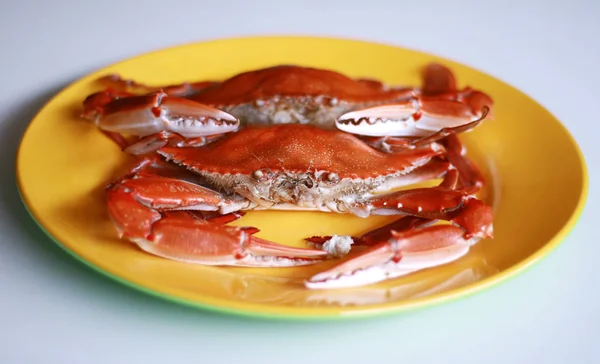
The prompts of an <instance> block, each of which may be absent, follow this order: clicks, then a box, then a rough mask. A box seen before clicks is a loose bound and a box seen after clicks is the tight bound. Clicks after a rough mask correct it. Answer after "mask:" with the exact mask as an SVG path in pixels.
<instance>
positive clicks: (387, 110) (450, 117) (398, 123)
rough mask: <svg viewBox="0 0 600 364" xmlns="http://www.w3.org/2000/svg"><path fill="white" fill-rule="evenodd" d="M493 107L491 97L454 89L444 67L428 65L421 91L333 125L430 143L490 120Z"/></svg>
mask: <svg viewBox="0 0 600 364" xmlns="http://www.w3.org/2000/svg"><path fill="white" fill-rule="evenodd" d="M492 106H493V101H492V99H491V97H490V96H488V95H487V94H485V93H483V92H481V91H477V90H472V89H471V88H465V89H464V90H457V88H456V80H455V77H454V75H453V74H452V72H451V71H450V70H449V69H448V68H447V67H445V66H442V65H439V64H430V65H428V66H427V67H426V68H425V69H424V73H423V86H422V88H421V90H414V91H413V92H412V93H411V95H410V96H409V97H408V98H406V99H405V100H401V101H400V102H397V103H393V104H386V105H378V106H374V107H369V108H365V109H362V110H354V111H351V112H348V113H345V114H343V115H341V116H340V117H339V118H338V119H337V120H336V127H337V128H339V129H341V130H343V131H345V132H348V133H353V134H360V135H365V136H373V137H377V136H394V137H403V138H413V137H418V138H426V139H427V142H431V141H435V140H438V139H441V138H443V137H444V136H445V135H447V134H448V133H462V132H466V131H469V130H471V129H473V128H475V127H476V126H477V125H478V124H479V123H480V122H481V121H482V120H483V119H485V118H486V117H487V118H490V119H491V118H492Z"/></svg>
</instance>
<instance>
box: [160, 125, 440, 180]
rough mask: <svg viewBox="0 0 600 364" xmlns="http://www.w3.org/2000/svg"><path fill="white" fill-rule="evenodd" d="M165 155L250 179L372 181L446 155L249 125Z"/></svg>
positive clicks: (297, 128) (338, 134) (431, 148)
mask: <svg viewBox="0 0 600 364" xmlns="http://www.w3.org/2000/svg"><path fill="white" fill-rule="evenodd" d="M159 153H160V154H162V155H164V156H166V157H167V158H169V159H172V160H174V161H176V162H177V163H180V164H182V165H185V166H187V167H188V168H189V169H191V170H194V171H197V172H206V173H218V174H243V175H250V174H252V173H253V172H255V171H259V170H261V171H262V170H264V171H265V172H266V171H268V172H271V173H292V174H299V173H308V172H311V171H314V172H324V173H335V174H337V176H338V177H339V179H345V178H348V179H361V180H362V179H367V178H377V177H380V176H386V175H392V174H397V173H406V172H408V171H410V170H412V169H414V168H415V167H417V166H420V165H422V164H424V162H427V161H428V160H429V159H431V158H432V157H433V156H436V155H438V154H440V153H441V150H440V148H439V147H438V146H437V144H432V145H428V146H426V147H423V148H421V149H417V150H407V151H406V152H405V153H384V152H382V151H379V150H377V149H375V148H373V147H371V146H369V145H367V144H366V143H365V142H364V141H362V140H360V139H359V138H358V137H356V136H354V135H352V134H348V133H345V132H342V131H339V130H330V129H322V128H318V127H315V126H310V125H301V124H290V125H274V126H269V127H265V126H248V127H245V128H242V129H240V130H239V131H238V132H236V133H231V134H228V135H226V136H225V137H223V138H222V139H220V140H218V141H216V142H213V143H211V144H209V145H207V146H204V147H196V148H178V147H173V148H163V149H161V150H160V151H159Z"/></svg>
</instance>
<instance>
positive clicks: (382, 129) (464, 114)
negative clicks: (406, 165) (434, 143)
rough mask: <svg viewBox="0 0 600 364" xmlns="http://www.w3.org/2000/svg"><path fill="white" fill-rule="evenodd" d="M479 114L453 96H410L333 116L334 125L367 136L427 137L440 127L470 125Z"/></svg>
mask: <svg viewBox="0 0 600 364" xmlns="http://www.w3.org/2000/svg"><path fill="white" fill-rule="evenodd" d="M481 116H482V114H481V113H473V111H472V109H471V107H470V106H469V105H468V104H465V103H462V102H460V101H456V100H445V99H412V100H408V101H404V102H400V103H396V104H389V105H381V106H374V107H370V108H366V109H362V110H356V111H351V112H348V113H346V114H343V115H341V116H340V117H339V118H338V119H337V120H336V126H337V128H338V129H340V130H342V131H345V132H348V133H352V134H360V135H366V136H397V137H426V136H428V135H431V134H433V133H437V132H439V131H440V130H442V129H452V128H460V127H464V126H465V125H469V126H470V127H469V128H468V129H472V127H475V126H476V125H477V124H472V123H474V122H477V121H479V120H480V119H482V118H481ZM461 131H466V130H461Z"/></svg>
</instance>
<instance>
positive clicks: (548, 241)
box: [17, 37, 588, 319]
mask: <svg viewBox="0 0 600 364" xmlns="http://www.w3.org/2000/svg"><path fill="white" fill-rule="evenodd" d="M432 61H437V62H441V63H444V64H446V65H448V66H449V67H450V68H451V69H452V70H453V71H454V72H455V73H456V75H457V77H458V80H459V83H460V85H461V86H464V85H466V84H469V85H472V86H474V87H477V88H481V89H483V90H485V91H486V92H488V93H489V94H490V95H491V96H492V97H493V99H494V101H495V105H496V109H495V113H496V120H494V121H488V122H486V123H485V124H483V125H482V126H480V127H479V128H478V129H476V130H475V131H474V132H472V133H468V134H466V135H463V136H462V138H463V140H464V141H465V144H466V145H467V147H468V151H469V155H470V156H471V157H472V158H474V159H475V161H476V162H477V163H478V164H479V166H481V168H482V169H483V170H484V172H485V174H486V177H487V178H488V180H489V182H490V183H489V185H488V186H487V187H486V190H485V191H484V192H485V199H486V201H487V202H489V203H491V204H493V206H494V210H495V214H496V217H495V239H493V240H487V241H482V242H481V243H479V244H478V245H477V246H476V247H475V248H474V249H472V251H471V252H470V253H469V254H468V255H467V256H465V257H464V258H462V259H460V260H459V261H456V262H454V263H451V264H448V265H445V266H442V267H438V268H434V269H430V270H426V271H422V272H419V273H416V274H413V275H410V276H407V277H403V278H399V279H395V280H392V281H388V282H383V283H379V284H375V285H371V286H365V287H361V288H353V289H343V290H331V291H320V290H319V291H309V290H306V289H304V288H303V286H302V280H303V279H304V278H307V277H308V276H309V275H312V274H314V273H316V272H317V271H319V270H321V269H324V267H325V266H326V265H325V264H320V265H315V266H311V267H302V268H284V269H249V268H221V267H205V266H199V265H192V264H184V263H177V262H173V261H169V260H166V259H161V258H158V257H155V256H152V255H149V254H146V253H144V252H142V251H140V250H138V249H137V247H136V246H135V245H133V244H128V243H126V242H123V241H119V240H118V239H117V237H116V234H115V229H114V227H113V225H112V224H111V223H110V221H109V220H108V218H107V213H106V209H105V205H104V194H103V188H104V186H105V185H106V183H107V181H109V180H110V179H111V178H113V177H115V176H117V175H118V173H121V172H122V171H123V166H125V165H126V162H128V161H129V159H128V157H127V156H125V155H124V154H123V153H121V152H120V151H119V150H118V148H116V147H115V145H114V144H113V143H112V142H111V141H109V140H108V139H107V138H106V137H104V135H102V134H101V133H100V132H99V131H98V130H97V129H95V127H94V126H93V125H92V124H91V123H88V122H86V121H83V120H81V119H79V118H78V113H79V112H80V111H81V109H80V107H81V102H82V100H83V98H84V97H85V96H86V95H88V94H90V93H91V92H93V91H97V90H100V88H99V87H100V86H99V85H98V84H97V83H95V82H94V80H96V79H97V78H98V77H99V76H101V75H105V74H107V73H119V74H121V75H123V76H124V77H126V78H133V79H136V80H138V81H140V82H144V83H149V84H157V85H160V84H173V83H179V82H184V81H191V80H202V79H223V78H226V77H229V76H232V75H234V74H236V73H239V72H242V71H246V70H250V69H256V68H260V67H266V66H271V65H275V64H291V63H292V64H300V65H306V66H316V67H323V68H332V69H335V70H338V71H340V72H343V73H345V74H347V75H349V76H353V77H373V78H378V79H381V80H383V81H385V82H387V83H392V84H411V85H418V84H419V69H420V67H422V66H423V65H424V64H426V63H428V62H432ZM17 179H18V184H19V189H20V191H21V194H22V198H23V200H24V202H25V205H26V206H27V208H28V209H29V211H30V213H31V215H32V216H33V218H34V219H35V220H36V221H37V222H38V223H39V225H40V226H41V227H42V229H44V230H45V231H46V232H47V233H48V235H49V236H50V237H51V238H52V239H54V241H56V243H58V244H59V245H61V246H62V247H63V248H65V249H66V250H67V251H68V252H70V253H71V254H72V255H73V256H75V257H77V258H78V259H80V260H81V261H83V262H84V263H86V264H88V265H89V266H91V267H93V268H95V269H97V270H98V271H100V272H102V273H105V274H107V275H108V276H110V277H112V278H115V279H116V280H118V281H120V282H122V283H125V284H127V285H129V286H131V287H134V288H137V289H140V290H142V291H145V292H147V293H151V294H154V295H157V296H160V297H163V298H167V299H170V300H173V301H176V302H180V303H184V304H188V305H192V306H195V307H202V308H207V309H213V310H218V311H221V312H229V313H237V314H243V315H250V316H260V317H270V318H274V317H286V318H296V319H306V318H326V317H327V318H341V317H348V316H369V315H378V314H382V313H390V312H398V311H402V310H406V309H410V308H415V307H423V306H426V305H429V304H433V303H441V302H446V301H448V300H450V299H454V298H457V297H462V296H465V295H467V294H470V293H474V292H477V291H481V290H482V289H484V288H487V287H490V286H491V285H493V284H495V283H498V282H500V281H502V280H505V279H507V278H508V277H510V276H513V275H515V274H516V273H518V272H521V271H522V270H523V269H524V268H526V267H528V266H530V265H531V264H532V263H534V262H536V261H538V260H539V259H540V258H541V257H543V256H544V255H546V254H548V253H549V252H550V251H551V250H552V249H553V248H555V247H556V246H557V245H558V244H559V242H560V241H561V240H562V239H563V238H565V236H566V234H567V233H568V231H569V230H570V229H572V228H573V226H574V224H575V223H576V220H577V218H578V217H579V215H580V213H581V211H582V209H583V205H584V203H585V198H586V195H587V183H588V181H587V175H586V168H585V164H584V160H583V157H582V155H581V153H580V151H579V149H578V147H577V145H576V143H575V141H574V140H573V139H572V138H571V136H570V135H569V133H568V132H567V130H565V128H564V127H563V126H562V125H561V124H560V122H559V121H557V120H556V119H555V118H554V117H553V116H552V115H551V114H550V113H549V112H548V111H546V110H545V109H544V108H542V107H541V106H540V105H539V104H537V103H536V102H535V101H533V100H532V99H530V98H529V97H527V96H526V95H524V94H523V93H521V92H519V91H517V90H516V89H514V88H512V87H511V86H509V85H507V84H505V83H503V82H501V81H499V80H497V79H494V78H493V77H490V76H488V75H485V74H483V73H481V72H478V71H476V70H474V69H471V68H469V67H466V66H464V65H461V64H458V63H455V62H451V61H448V60H445V59H441V58H439V57H436V56H432V55H428V54H424V53H419V52H415V51H411V50H407V49H402V48H396V47H391V46H386V45H382V44H373V43H367V42H361V41H352V40H341V39H327V38H310V37H257V38H242V39H227V40H218V41H211V42H206V43H200V44H190V45H185V46H180V47H175V48H170V49H166V50H161V51H157V52H153V53H150V54H145V55H142V56H139V57H135V58H133V59H129V60H126V61H123V62H120V63H118V64H115V65H112V66H110V67H107V68H105V69H102V70H100V71H98V72H95V73H93V74H90V75H88V76H87V77H84V78H83V79H81V80H79V81H77V82H75V83H74V84H72V85H71V86H69V87H67V88H66V89H65V90H63V91H62V92H61V93H60V94H58V95H57V96H56V97H55V98H54V99H53V100H52V101H50V102H49V103H48V104H47V105H46V106H45V107H44V108H43V109H42V110H41V111H40V112H39V114H38V115H37V116H36V117H35V119H34V120H33V121H32V123H31V125H30V126H29V128H28V130H27V132H26V133H25V135H24V137H23V140H22V143H21V146H20V149H19V153H18V157H17ZM388 220H389V218H384V217H379V218H370V219H360V218H356V217H351V216H341V215H335V214H325V213H312V212H254V213H249V214H248V215H246V216H245V217H243V218H242V219H241V220H239V221H238V222H236V224H244V225H253V226H257V227H259V228H260V229H261V230H262V231H261V232H260V233H259V234H258V236H261V237H264V238H266V239H270V240H274V241H278V242H282V243H286V244H289V245H296V246H301V245H302V238H304V237H307V236H310V235H323V234H332V233H338V234H360V233H361V232H364V231H367V230H368V229H370V228H373V227H376V226H379V225H381V224H382V223H383V222H387V221H388Z"/></svg>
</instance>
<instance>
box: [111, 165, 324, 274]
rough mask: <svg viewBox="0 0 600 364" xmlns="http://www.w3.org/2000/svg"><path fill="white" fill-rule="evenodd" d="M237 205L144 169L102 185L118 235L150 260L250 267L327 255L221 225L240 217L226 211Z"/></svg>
mask: <svg viewBox="0 0 600 364" xmlns="http://www.w3.org/2000/svg"><path fill="white" fill-rule="evenodd" d="M140 168H144V166H142V167H140ZM243 206H245V205H244V203H243V202H241V203H240V202H238V201H230V200H228V199H227V198H226V197H224V196H222V195H221V194H219V193H218V192H215V191H212V190H210V189H207V188H205V187H202V186H200V185H196V184H194V183H191V182H188V181H185V180H180V179H176V178H170V177H165V176H159V175H153V174H152V173H149V172H145V171H139V172H137V173H136V174H134V176H133V177H131V178H124V179H122V180H119V181H116V182H114V183H112V184H111V185H109V187H108V212H109V216H110V218H111V220H112V221H113V223H114V224H115V227H116V228H117V232H118V235H119V237H120V238H126V239H128V240H129V241H131V242H133V243H135V244H137V245H138V246H139V247H140V248H141V249H142V250H144V251H146V252H148V253H151V254H153V255H156V256H160V257H164V258H167V259H171V260H177V261H182V262H190V263H196V264H204V265H228V266H254V267H285V266H296V265H307V264H313V263H316V262H319V261H321V260H323V259H325V258H327V257H329V253H328V252H327V251H324V250H319V249H301V248H294V247H289V246H286V245H280V244H276V243H272V242H269V241H266V240H264V239H261V238H258V237H256V236H253V234H255V233H256V232H258V229H256V228H253V227H235V226H227V225H224V224H225V223H227V222H229V221H232V220H233V219H237V218H239V217H241V216H240V215H239V214H233V213H232V212H235V211H239V210H240V209H241V208H242V207H243ZM192 211H194V212H196V211H199V212H212V213H213V216H211V217H210V218H199V217H198V215H196V214H194V213H191V212H192ZM217 211H218V212H217ZM223 214H225V215H223ZM227 214H229V215H227ZM219 215H220V216H219Z"/></svg>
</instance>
